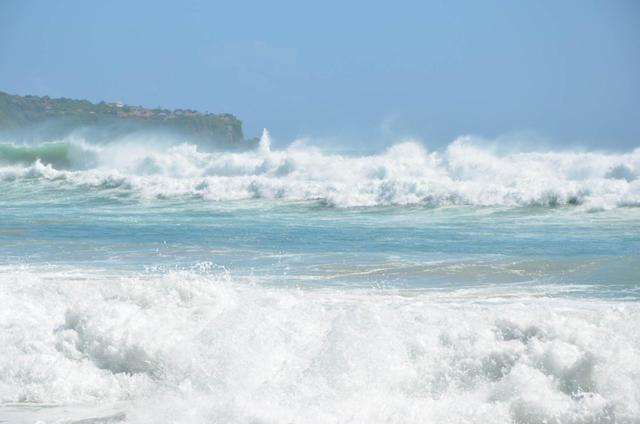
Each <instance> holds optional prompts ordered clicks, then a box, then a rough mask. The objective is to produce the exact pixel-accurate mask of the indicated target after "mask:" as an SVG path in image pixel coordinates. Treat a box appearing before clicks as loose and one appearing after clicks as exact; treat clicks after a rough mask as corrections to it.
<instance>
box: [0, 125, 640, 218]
mask: <svg viewBox="0 0 640 424" xmlns="http://www.w3.org/2000/svg"><path fill="white" fill-rule="evenodd" d="M265 137H268V134H266V133H265V135H263V139H264V138H265ZM263 141H264V142H263ZM263 141H261V143H260V146H261V147H260V148H259V149H256V150H254V151H249V152H242V153H228V152H226V153H225V152H217V153H204V152H201V151H199V150H198V148H197V146H195V145H192V144H181V145H176V146H172V147H169V148H165V149H160V148H158V147H154V146H151V145H148V144H144V143H131V142H128V143H117V144H113V145H102V146H86V145H82V144H74V143H55V144H50V145H40V146H34V147H28V148H27V147H16V146H13V147H7V146H8V145H0V158H4V159H6V158H9V159H10V160H5V161H4V162H5V165H3V166H0V178H1V179H2V180H5V181H6V180H20V179H23V178H40V179H43V180H56V181H64V182H65V183H67V184H71V185H75V186H83V187H91V188H96V189H102V188H109V189H114V188H116V189H119V190H121V191H125V192H127V193H130V194H131V195H133V196H137V197H139V198H142V199H153V198H167V197H169V198H171V197H180V196H193V197H199V198H202V199H207V200H239V199H249V198H265V199H286V200H295V201H299V200H313V201H320V202H322V203H324V204H327V205H330V206H337V207H356V206H382V205H398V206H403V205H427V206H446V205H462V204H464V205H478V206H547V207H553V206H562V205H583V206H585V207H588V208H612V207H620V206H638V205H640V179H639V178H638V177H639V176H640V149H636V150H634V151H632V152H628V153H622V154H606V153H597V152H545V153H541V152H522V153H508V154H500V153H497V152H495V151H493V150H491V149H487V148H483V147H480V146H478V145H477V144H475V143H473V142H472V141H471V140H470V139H468V138H461V139H458V140H456V141H454V142H453V143H451V144H450V145H449V146H448V147H447V148H446V149H445V150H444V151H442V152H436V151H433V152H432V151H428V150H427V149H426V148H425V147H424V146H422V145H421V144H419V143H417V142H414V141H407V142H403V143H400V144H396V145H394V146H391V147H390V148H388V149H387V150H386V151H384V152H382V153H379V154H370V155H345V154H333V153H327V152H324V151H322V150H321V149H319V148H316V147H311V146H305V145H301V144H295V143H294V144H293V145H291V146H289V147H288V148H286V149H283V150H271V149H270V147H269V146H270V143H269V140H268V138H267V139H265V140H263ZM74 158H75V161H74ZM1 162H2V161H0V163H1ZM7 162H8V163H7ZM26 163H28V164H26ZM25 164H26V165H25Z"/></svg>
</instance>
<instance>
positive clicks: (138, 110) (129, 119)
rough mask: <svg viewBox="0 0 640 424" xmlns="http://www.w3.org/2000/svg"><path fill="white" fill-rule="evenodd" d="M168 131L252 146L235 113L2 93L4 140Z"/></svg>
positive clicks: (212, 143) (0, 133) (213, 143)
mask: <svg viewBox="0 0 640 424" xmlns="http://www.w3.org/2000/svg"><path fill="white" fill-rule="evenodd" d="M141 132H144V133H153V134H158V135H162V136H165V135H169V136H171V137H175V138H178V139H184V141H188V142H196V143H198V144H201V145H203V146H209V147H222V148H234V149H236V148H247V147H252V146H253V145H254V144H255V140H249V141H247V140H245V139H244V135H243V133H242V122H241V121H240V120H239V119H237V118H236V117H235V116H233V115H230V114H213V113H205V112H198V111H195V110H182V109H177V110H167V109H160V108H157V109H148V108H144V107H142V106H129V105H125V104H123V103H121V102H115V103H106V102H100V103H97V104H95V103H91V102H89V101H87V100H74V99H66V98H59V99H52V98H50V97H48V96H44V97H39V96H18V95H11V94H7V93H4V92H1V91H0V139H2V140H1V141H18V142H25V141H27V142H29V141H30V142H46V141H56V140H61V139H62V138H64V137H67V136H69V135H71V134H78V135H80V136H83V137H85V138H86V139H89V140H91V141H96V142H104V141H109V140H111V139H114V138H118V137H123V136H126V135H129V134H133V133H141Z"/></svg>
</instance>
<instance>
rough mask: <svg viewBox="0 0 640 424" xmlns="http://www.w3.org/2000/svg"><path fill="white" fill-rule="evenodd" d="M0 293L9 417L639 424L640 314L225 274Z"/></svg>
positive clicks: (10, 288) (64, 272)
mask: <svg viewBox="0 0 640 424" xmlns="http://www.w3.org/2000/svg"><path fill="white" fill-rule="evenodd" d="M0 281H1V283H2V284H0V301H2V304H3V305H4V307H3V308H2V312H1V315H0V323H1V324H2V328H3V331H2V332H1V333H0V337H1V338H2V340H0V342H1V344H2V346H4V347H5V348H4V349H3V353H2V356H1V357H0V397H1V399H2V402H4V403H7V402H9V403H10V405H13V406H12V408H13V409H12V413H16V404H15V403H14V402H20V403H22V404H25V405H27V404H32V405H39V404H48V405H65V404H74V405H77V407H74V408H76V409H74V410H76V412H77V411H82V408H91V406H92V405H93V406H94V407H97V405H109V404H112V405H116V406H117V407H116V406H114V408H115V410H109V412H108V413H107V412H105V415H113V416H115V417H116V418H114V420H116V419H117V420H118V421H123V422H124V421H126V422H135V423H138V422H142V423H144V422H158V421H159V420H160V421H172V422H194V423H196V422H205V421H209V422H210V421H214V422H215V421H227V422H253V421H256V420H258V421H261V422H311V423H312V422H345V421H348V420H351V421H354V422H398V423H400V422H403V423H407V422H425V421H427V422H453V423H455V422H494V423H508V422H520V423H534V422H543V421H544V420H547V422H559V423H577V422H593V423H608V422H618V423H635V422H637V417H638V416H640V333H639V332H638V329H637V325H636V323H637V322H638V321H639V319H640V307H639V306H638V304H637V303H636V302H629V303H624V302H622V303H620V302H607V301H604V300H602V301H599V300H593V299H592V300H584V299H583V300H579V299H567V298H555V299H554V298H549V297H545V296H542V297H540V296H523V295H518V296H516V297H514V298H512V299H509V298H506V297H504V296H503V295H501V294H500V293H497V294H496V293H493V294H492V292H491V290H490V289H487V290H485V291H480V292H478V294H477V296H475V297H474V296H470V295H469V293H466V294H464V296H459V295H458V294H457V293H456V291H455V290H453V291H450V292H428V291H418V292H415V291H414V292H406V293H403V292H402V291H399V290H363V289H357V290H356V289H352V290H349V289H335V288H334V289H322V290H300V289H299V288H296V287H292V286H291V287H284V288H283V287H281V288H275V287H265V286H260V285H255V284H251V283H248V282H239V281H234V280H233V279H232V278H231V277H230V276H229V275H228V274H227V273H224V272H220V273H218V272H209V273H204V274H203V273H201V272H170V273H165V274H161V275H154V276H150V275H145V274H131V273H129V274H117V273H116V274H113V273H104V272H102V271H99V270H94V271H88V270H82V269H74V268H68V267H67V268H48V267H40V268H34V267H4V268H3V269H2V270H1V272H0ZM507 290H508V289H507ZM532 290H534V289H532ZM79 405H84V406H83V407H80V406H79ZM112 409H113V408H112ZM18 411H19V408H18ZM52 411H53V410H52ZM114 411H115V412H114ZM5 412H6V411H5ZM23 412H24V413H23V414H21V413H19V412H18V413H17V415H15V416H25V417H29V416H30V415H29V414H30V413H31V412H29V409H28V408H25V409H24V411H23ZM7 413H8V412H7ZM2 414H3V410H2V409H0V417H1V416H2ZM31 416H37V414H35V415H33V414H32V415H31ZM77 416H78V415H77V414H76V415H75V417H76V418H77ZM114 422H117V421H114Z"/></svg>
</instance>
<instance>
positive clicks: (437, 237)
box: [0, 134, 640, 424]
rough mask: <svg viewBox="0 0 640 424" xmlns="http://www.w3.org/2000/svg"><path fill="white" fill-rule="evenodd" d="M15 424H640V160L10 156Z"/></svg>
mask: <svg viewBox="0 0 640 424" xmlns="http://www.w3.org/2000/svg"><path fill="white" fill-rule="evenodd" d="M0 305H1V306H0V326H1V330H0V346H1V348H0V398H1V399H0V422H8V423H36V422H40V423H85V424H86V423H521V424H524V423H640V149H636V150H633V151H630V152H622V153H612V152H596V151H501V150H500V149H497V148H491V147H490V146H483V145H480V144H478V143H475V142H473V141H472V140H470V139H466V138H461V139H458V140H456V141H454V142H452V143H451V144H450V145H449V146H447V147H445V148H443V149H440V150H435V151H432V150H429V149H428V148H427V147H425V146H424V145H422V144H421V143H418V142H415V141H405V142H401V143H398V144H395V145H393V146H390V147H388V148H386V149H384V150H381V151H379V152H370V153H358V152H352V153H344V152H343V153H336V152H329V151H326V150H323V149H321V148H318V147H314V146H312V145H310V144H308V143H302V142H298V143H293V144H291V145H290V146H288V147H285V148H282V149H275V148H272V147H271V146H270V142H269V138H268V135H267V134H265V135H263V138H262V140H261V142H260V147H259V148H258V149H256V150H254V151H249V152H235V153H230V152H205V151H201V149H200V148H199V147H198V146H196V145H193V144H189V143H177V144H174V145H171V146H163V145H162V144H161V143H156V142H155V141H154V140H153V139H152V138H144V137H130V138H126V139H122V140H118V141H114V142H112V143H108V144H101V145H96V144H91V143H89V142H87V141H86V140H81V139H66V140H62V141H60V142H57V143H48V144H40V145H37V146H33V145H16V144H11V143H9V142H6V143H3V144H0Z"/></svg>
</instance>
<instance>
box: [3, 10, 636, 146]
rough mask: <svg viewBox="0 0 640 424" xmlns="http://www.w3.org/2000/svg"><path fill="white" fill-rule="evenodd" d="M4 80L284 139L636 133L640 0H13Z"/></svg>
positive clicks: (355, 141)
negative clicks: (222, 120)
mask: <svg viewBox="0 0 640 424" xmlns="http://www.w3.org/2000/svg"><path fill="white" fill-rule="evenodd" d="M0 90H1V91H6V92H9V93H13V94H33V95H49V96H52V97H69V98H82V99H88V100H91V101H100V100H105V101H117V100H120V101H123V102H125V103H128V104H132V105H143V106H147V107H156V106H162V107H166V108H192V109H198V110H203V111H210V112H228V113H232V114H234V115H236V116H237V117H238V118H240V119H241V120H242V121H243V124H244V130H245V135H247V136H256V135H259V134H260V132H261V130H262V128H263V127H267V128H268V129H269V130H270V132H271V134H272V137H274V139H275V140H276V141H278V142H285V143H288V142H290V141H292V140H294V139H296V138H311V139H313V140H317V141H318V143H326V144H327V145H332V144H333V145H340V144H345V145H353V146H367V145H371V146H377V145H380V144H385V143H391V142H394V141H398V140H399V139H402V138H405V137H414V138H417V139H420V140H423V141H424V142H425V143H426V144H427V145H429V146H434V147H438V146H444V145H446V144H447V143H449V142H450V141H451V140H453V139H455V138H456V137H458V136H460V135H464V134H471V135H475V136H478V137H483V138H486V139H496V138H502V139H507V140H515V141H517V140H525V141H526V140H528V141H530V142H533V143H541V144H552V145H553V146H560V147H567V148H569V147H575V146H580V147H585V148H597V149H604V150H627V149H630V148H635V147H640V2H638V1H635V0H617V1H604V0H600V1H595V0H564V1H548V0H540V1H506V0H505V1H495V0H486V1H462V0H451V1H426V0H425V1H415V2H411V1H394V2H391V1H386V2H376V1H367V2H359V1H350V2H345V1H334V0H325V1H317V2H303V1H270V2H268V1H261V2H258V1H256V2H246V1H241V0H236V1H229V0H226V1H224V2H217V1H173V2H164V1H159V0H154V1H150V0H149V1H145V0H143V1H70V0H58V1H32V0H0ZM515 141H514V142H515Z"/></svg>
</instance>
